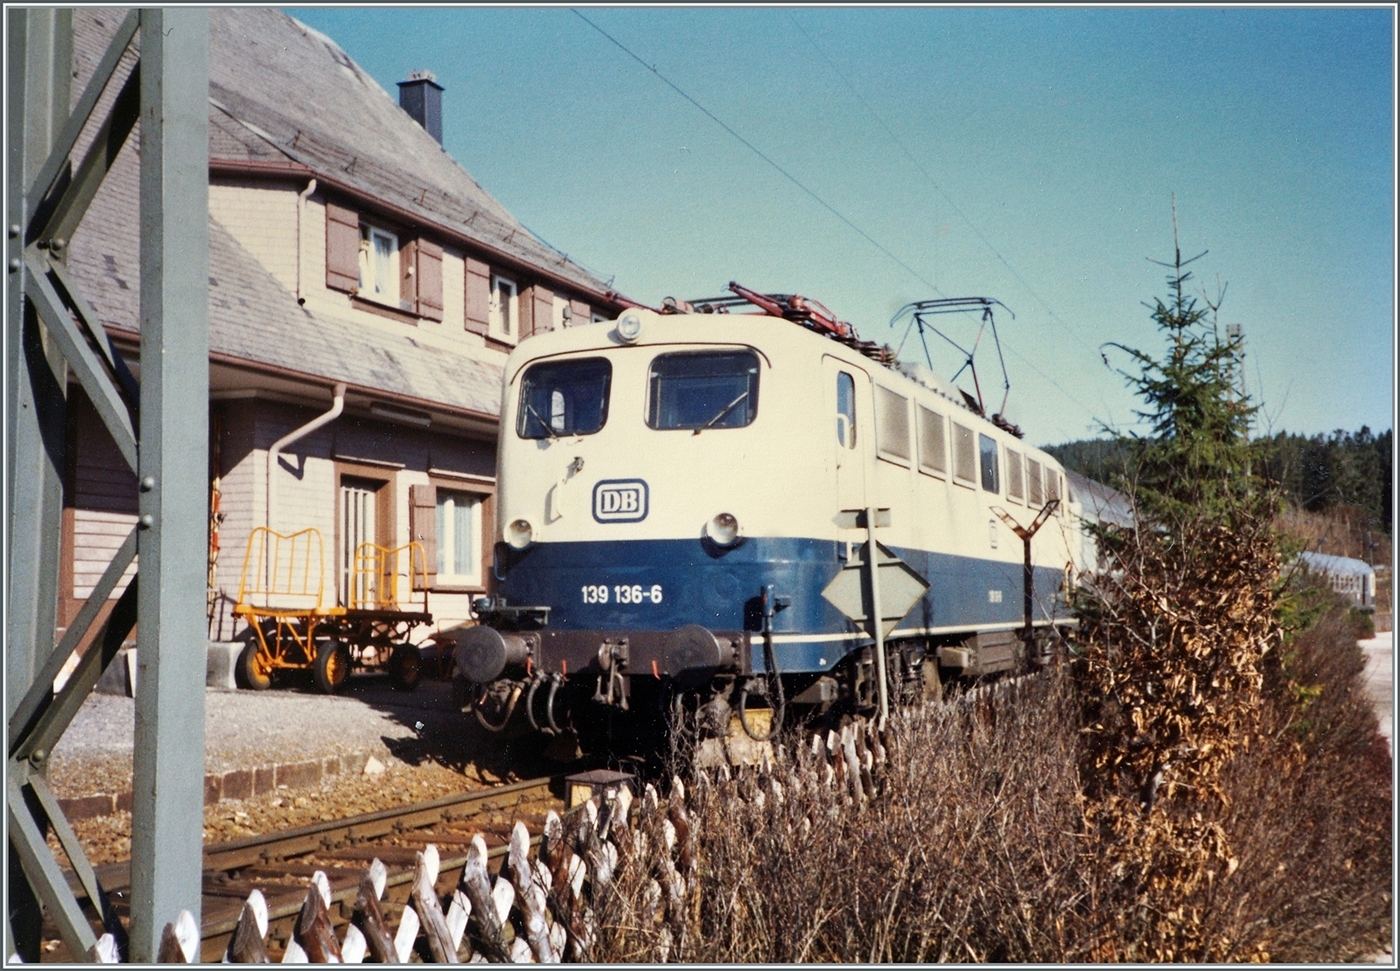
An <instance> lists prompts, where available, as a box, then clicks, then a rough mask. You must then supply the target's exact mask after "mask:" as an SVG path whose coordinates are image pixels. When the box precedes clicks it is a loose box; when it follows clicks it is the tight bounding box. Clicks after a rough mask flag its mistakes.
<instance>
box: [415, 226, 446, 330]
mask: <svg viewBox="0 0 1400 971" xmlns="http://www.w3.org/2000/svg"><path fill="white" fill-rule="evenodd" d="M417 243H418V245H417V246H415V247H414V250H415V252H416V254H417V263H418V305H417V306H416V307H415V308H414V313H416V314H417V315H418V316H420V317H427V318H428V319H429V320H442V247H441V246H439V245H438V244H437V243H434V242H433V241H432V240H428V239H419V240H418V241H417Z"/></svg>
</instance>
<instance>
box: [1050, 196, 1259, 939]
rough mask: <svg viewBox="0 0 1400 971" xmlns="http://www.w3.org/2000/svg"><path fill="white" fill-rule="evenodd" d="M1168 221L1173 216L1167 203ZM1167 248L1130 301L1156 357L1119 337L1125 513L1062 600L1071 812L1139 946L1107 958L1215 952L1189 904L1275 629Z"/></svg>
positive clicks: (1217, 826) (1228, 402)
mask: <svg viewBox="0 0 1400 971" xmlns="http://www.w3.org/2000/svg"><path fill="white" fill-rule="evenodd" d="M1172 216H1173V218H1172V222H1173V227H1174V228H1175V222H1176V218H1175V205H1173V214H1172ZM1175 253H1176V255H1175V259H1174V260H1173V261H1172V262H1171V263H1168V264H1164V265H1166V266H1168V267H1170V269H1171V274H1170V276H1169V277H1168V286H1169V290H1170V295H1169V297H1168V299H1167V300H1165V301H1164V300H1161V299H1158V300H1156V301H1155V302H1154V303H1152V304H1148V305H1147V306H1148V307H1149V309H1151V310H1152V318H1153V320H1154V321H1155V322H1156V323H1157V325H1158V327H1159V328H1161V330H1162V331H1163V332H1164V333H1165V337H1166V340H1167V351H1166V355H1165V356H1164V357H1162V358H1161V359H1158V358H1155V357H1153V356H1152V355H1150V354H1148V353H1146V352H1144V351H1139V350H1135V349H1130V348H1122V349H1123V350H1124V351H1126V352H1127V353H1128V354H1130V355H1131V356H1132V358H1133V359H1134V361H1136V363H1137V364H1138V365H1139V369H1140V370H1139V373H1138V374H1136V375H1130V374H1126V373H1125V375H1124V376H1125V377H1126V378H1127V380H1128V383H1129V385H1130V387H1132V388H1133V390H1134V391H1135V392H1136V393H1137V394H1138V396H1139V398H1140V399H1141V400H1142V402H1143V407H1142V409H1141V410H1140V411H1139V412H1138V415H1139V417H1141V418H1142V419H1143V420H1144V421H1146V422H1147V423H1148V424H1149V425H1150V428H1151V434H1150V435H1135V436H1130V437H1126V438H1124V439H1123V440H1122V442H1123V445H1124V447H1125V449H1126V451H1127V454H1128V463H1127V470H1128V471H1127V473H1126V474H1125V475H1124V477H1123V479H1122V481H1120V483H1119V484H1120V486H1121V487H1122V488H1123V489H1124V491H1125V492H1126V493H1127V494H1128V496H1129V497H1130V499H1131V500H1132V501H1133V503H1134V507H1135V514H1136V520H1135V523H1134V524H1133V526H1132V527H1129V528H1119V527H1113V526H1103V527H1099V528H1097V529H1095V530H1094V532H1095V535H1096V537H1097V539H1098V542H1099V548H1100V551H1101V553H1102V554H1103V559H1104V561H1105V562H1106V568H1105V569H1104V570H1103V572H1101V573H1100V574H1098V575H1097V576H1094V577H1092V578H1090V579H1089V582H1087V583H1086V584H1084V585H1082V587H1081V591H1082V592H1081V594H1080V596H1079V598H1078V602H1077V607H1078V613H1079V619H1080V638H1081V642H1082V643H1081V651H1082V654H1081V656H1080V659H1079V661H1078V663H1077V665H1076V674H1077V677H1078V680H1079V683H1080V686H1081V689H1082V696H1081V697H1082V703H1083V712H1082V718H1083V730H1082V733H1081V739H1082V741H1083V747H1082V750H1081V760H1080V772H1081V779H1080V781H1081V785H1082V787H1083V792H1084V795H1085V803H1084V817H1085V822H1086V824H1087V826H1088V827H1089V830H1090V832H1092V833H1094V834H1095V835H1097V836H1098V837H1099V839H1100V846H1101V848H1102V852H1103V854H1104V857H1105V859H1104V863H1105V865H1106V867H1107V869H1108V871H1109V872H1111V873H1114V874H1117V875H1118V876H1119V879H1120V880H1121V885H1120V888H1119V893H1121V894H1122V895H1123V896H1122V897H1121V898H1120V900H1122V901H1123V902H1124V903H1125V904H1126V906H1124V907H1119V908H1115V912H1114V914H1113V915H1111V916H1110V917H1106V920H1107V921H1109V924H1110V926H1109V927H1106V928H1105V931H1104V933H1105V937H1106V938H1107V939H1112V940H1117V941H1124V940H1129V941H1137V942H1139V943H1138V944H1136V945H1134V947H1133V948H1132V949H1131V950H1130V951H1127V952H1115V953H1114V954H1113V955H1111V957H1112V958H1114V959H1119V960H1123V959H1126V960H1149V961H1161V960H1167V961H1172V960H1212V959H1215V960H1218V959H1221V958H1222V957H1224V956H1225V955H1226V954H1228V953H1229V952H1230V949H1229V947H1228V946H1227V945H1226V944H1224V943H1222V942H1221V941H1220V940H1217V939H1213V936H1212V935H1211V933H1210V932H1209V929H1208V920H1207V917H1208V915H1207V914H1206V913H1205V912H1204V911H1203V910H1202V909H1201V908H1200V907H1198V906H1191V905H1190V904H1189V903H1188V901H1193V900H1199V899H1201V895H1202V894H1205V895H1206V896H1209V894H1210V890H1211V888H1213V887H1216V886H1218V885H1219V882H1220V881H1224V880H1226V879H1228V878H1229V877H1230V876H1231V875H1232V874H1233V873H1234V872H1235V870H1236V868H1237V867H1238V866H1239V861H1238V860H1237V859H1236V858H1235V855H1234V853H1233V852H1232V850H1231V847H1230V845H1229V841H1228V839H1227V838H1226V834H1225V830H1224V828H1223V826H1222V825H1221V820H1222V819H1223V818H1224V810H1225V809H1226V807H1227V806H1228V802H1229V799H1228V796H1227V795H1226V793H1225V790H1224V787H1223V780H1224V773H1225V771H1226V769H1227V768H1228V766H1229V765H1230V764H1231V762H1232V760H1233V759H1234V757H1235V755H1236V753H1237V752H1239V751H1240V750H1241V749H1242V748H1243V747H1248V746H1249V744H1250V740H1251V739H1252V738H1253V737H1254V736H1255V735H1256V734H1257V730H1258V722H1257V716H1258V711H1259V707H1260V702H1261V696H1260V686H1261V684H1262V681H1263V678H1262V674H1261V667H1260V662H1261V661H1262V659H1263V657H1264V655H1265V654H1266V653H1267V652H1268V651H1269V650H1270V649H1271V648H1272V647H1273V646H1274V644H1275V642H1276V641H1277V625H1276V623H1275V622H1274V619H1273V614H1274V587H1275V584H1276V582H1277V578H1278V556H1277V549H1276V545H1275V543H1274V536H1273V532H1272V518H1273V517H1272V515H1271V510H1270V505H1271V503H1272V502H1273V501H1274V500H1273V497H1272V494H1271V493H1270V492H1269V490H1267V489H1265V488H1263V487H1262V486H1261V485H1260V484H1259V483H1258V482H1257V480H1256V477H1255V476H1254V475H1253V474H1252V470H1253V468H1254V466H1253V462H1252V458H1253V457H1252V455H1251V448H1250V445H1249V437H1248V429H1249V417H1250V415H1251V413H1252V412H1253V409H1252V408H1251V407H1250V406H1249V404H1248V402H1247V401H1243V400H1240V397H1239V396H1237V394H1236V391H1235V386H1234V368H1235V366H1236V364H1237V362H1238V354H1239V342H1238V340H1222V339H1221V338H1220V335H1219V333H1218V331H1217V329H1216V327H1215V323H1214V319H1215V312H1216V311H1217V310H1218V308H1219V305H1220V301H1219V300H1216V301H1215V302H1214V303H1213V304H1212V303H1211V302H1210V301H1206V302H1205V306H1201V305H1199V304H1198V303H1197V301H1196V299H1195V298H1194V297H1192V296H1190V295H1189V294H1188V292H1187V284H1188V282H1189V281H1190V279H1191V274H1190V273H1189V272H1187V270H1186V269H1185V268H1186V266H1187V265H1189V264H1190V263H1192V262H1194V260H1195V259H1199V257H1193V258H1192V259H1190V260H1183V259H1182V258H1181V246H1180V243H1179V241H1178V242H1177V243H1176V250H1175ZM1202 255H1204V254H1202ZM1222 295H1223V294H1222ZM1115 346H1119V347H1121V345H1115Z"/></svg>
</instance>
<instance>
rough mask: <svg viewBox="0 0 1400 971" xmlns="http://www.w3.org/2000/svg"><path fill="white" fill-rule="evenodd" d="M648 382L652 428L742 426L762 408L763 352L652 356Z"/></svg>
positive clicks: (649, 425) (697, 429)
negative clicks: (760, 374) (760, 354)
mask: <svg viewBox="0 0 1400 971" xmlns="http://www.w3.org/2000/svg"><path fill="white" fill-rule="evenodd" d="M647 386H648V399H649V400H648V402H647V425H648V427H650V428H656V429H663V430H664V429H672V428H691V429H694V430H695V431H696V432H697V433H699V432H700V431H702V430H704V429H706V428H743V427H744V426H745V425H749V424H751V423H752V422H753V420H754V417H755V416H756V415H757V414H758V355H757V354H754V353H753V352H752V351H700V352H693V351H689V352H683V353H678V354H662V355H659V356H658V357H657V358H656V359H655V360H653V361H652V362H651V372H650V374H649V375H648V380H647Z"/></svg>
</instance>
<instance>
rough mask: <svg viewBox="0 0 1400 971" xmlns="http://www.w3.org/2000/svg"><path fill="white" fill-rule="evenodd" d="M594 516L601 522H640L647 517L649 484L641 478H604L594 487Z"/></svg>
mask: <svg viewBox="0 0 1400 971" xmlns="http://www.w3.org/2000/svg"><path fill="white" fill-rule="evenodd" d="M593 518H594V519H596V520H597V521H598V522H600V523H638V522H641V521H642V520H643V519H646V518H647V484H646V483H645V482H643V481H642V480H641V479H604V480H603V481H602V482H599V483H598V484H597V485H595V486H594V487H593Z"/></svg>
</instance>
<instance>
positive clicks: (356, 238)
mask: <svg viewBox="0 0 1400 971" xmlns="http://www.w3.org/2000/svg"><path fill="white" fill-rule="evenodd" d="M326 286H328V287H330V288H331V289H332V290H344V291H345V292H347V293H349V292H351V291H354V290H358V289H359V287H360V215H359V213H357V212H355V210H353V209H347V208H345V207H344V206H337V205H336V204H335V203H333V202H328V203H326Z"/></svg>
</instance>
